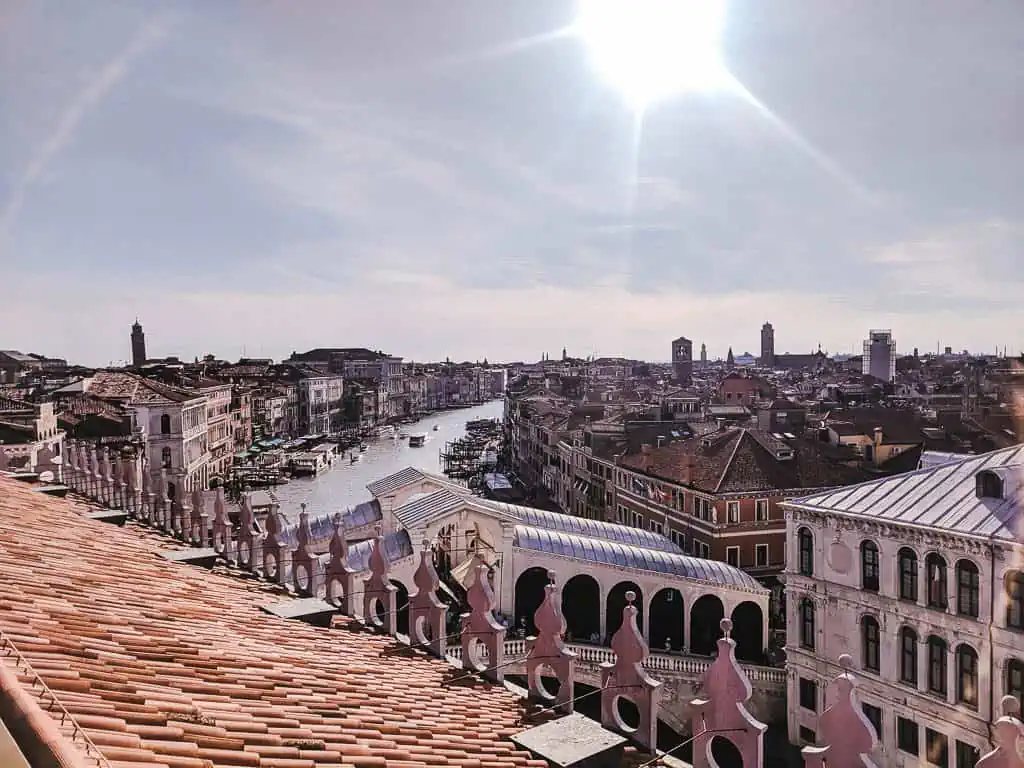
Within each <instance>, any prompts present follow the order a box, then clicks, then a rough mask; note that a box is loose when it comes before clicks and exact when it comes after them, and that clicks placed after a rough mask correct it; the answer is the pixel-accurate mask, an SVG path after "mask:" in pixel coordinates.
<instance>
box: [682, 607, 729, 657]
mask: <svg viewBox="0 0 1024 768" xmlns="http://www.w3.org/2000/svg"><path fill="white" fill-rule="evenodd" d="M724 618H725V606H724V605H722V601H721V600H720V599H719V597H718V595H702V596H701V597H699V598H698V599H697V601H696V602H695V603H694V604H693V607H692V608H690V653H696V654H700V655H701V656H711V655H712V654H714V652H715V647H716V646H715V643H716V642H717V641H718V638H720V637H721V636H722V630H721V628H720V627H719V623H720V622H721V621H722V619H724Z"/></svg>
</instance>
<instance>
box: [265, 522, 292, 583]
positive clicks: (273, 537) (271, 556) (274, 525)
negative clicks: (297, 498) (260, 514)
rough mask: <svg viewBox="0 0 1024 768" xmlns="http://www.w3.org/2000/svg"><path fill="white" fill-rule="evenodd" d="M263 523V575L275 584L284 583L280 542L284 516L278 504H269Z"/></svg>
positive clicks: (284, 558)
mask: <svg viewBox="0 0 1024 768" xmlns="http://www.w3.org/2000/svg"><path fill="white" fill-rule="evenodd" d="M263 524H264V526H265V527H266V535H265V536H264V538H263V558H262V564H263V576H264V578H266V579H267V580H268V581H272V582H274V583H275V584H284V583H285V571H286V570H287V563H286V562H285V560H286V553H285V548H284V546H283V545H282V544H281V534H282V533H283V532H284V518H283V517H282V516H281V507H280V505H278V504H271V505H270V509H269V510H267V516H266V518H265V519H264V521H263Z"/></svg>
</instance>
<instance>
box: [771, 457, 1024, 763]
mask: <svg viewBox="0 0 1024 768" xmlns="http://www.w3.org/2000/svg"><path fill="white" fill-rule="evenodd" d="M947 459H949V460H947V461H945V462H944V463H941V464H933V465H931V466H928V467H927V468H924V469H920V470H917V471H915V472H910V473H907V474H903V475H897V476H895V477H887V478H883V479H878V480H873V481H871V482H867V483H863V484H860V485H855V486H852V487H849V488H842V489H839V490H834V491H827V492H823V493H817V494H813V495H809V496H805V497H802V498H799V499H795V500H791V501H788V502H785V503H784V504H782V507H783V509H784V510H785V512H786V537H787V558H786V575H785V578H786V590H787V625H788V632H787V637H788V643H787V649H786V657H787V668H788V674H789V680H788V698H789V707H788V709H789V736H790V740H791V741H793V742H794V743H796V742H803V743H814V742H815V741H816V739H817V735H818V733H819V732H820V720H819V718H820V715H821V712H822V710H823V709H824V707H825V703H826V702H825V700H824V697H823V693H824V688H825V683H826V682H827V681H828V680H829V679H830V678H831V677H832V676H834V675H835V674H836V671H837V670H838V669H839V667H838V659H839V657H840V655H842V654H850V655H851V656H852V657H853V659H854V661H855V666H856V667H857V668H858V669H859V671H858V673H857V674H858V679H859V686H858V691H859V694H860V699H861V702H862V704H863V707H864V713H865V715H867V717H868V719H869V720H870V721H871V722H872V724H873V725H874V727H875V729H876V731H877V733H878V742H879V743H878V748H877V751H876V754H875V756H874V757H875V761H876V763H877V764H878V765H890V766H900V765H905V766H909V765H919V764H921V763H923V762H927V763H928V764H931V765H945V766H951V767H955V768H971V767H972V766H974V764H975V761H976V760H977V757H978V754H979V752H985V751H987V750H988V745H989V739H990V738H991V736H992V733H993V723H994V721H995V720H996V719H997V718H999V717H1000V715H1001V714H1002V713H1001V711H1000V708H999V702H1000V700H1001V698H1002V697H1004V696H1013V697H1014V698H1016V699H1018V700H1024V546H1022V544H1021V539H1020V534H1021V531H1022V523H1024V520H1022V514H1021V512H1022V491H1024V482H1022V477H1024V448H1022V447H1019V446H1018V447H1012V448H1006V449H1003V450H999V451H994V452H992V453H987V454H983V455H979V456H971V457H963V458H958V459H954V458H953V457H947Z"/></svg>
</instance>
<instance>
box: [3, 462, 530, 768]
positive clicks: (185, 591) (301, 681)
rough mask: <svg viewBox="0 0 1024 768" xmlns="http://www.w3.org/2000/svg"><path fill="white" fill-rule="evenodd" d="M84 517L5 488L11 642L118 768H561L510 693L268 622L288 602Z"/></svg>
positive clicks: (153, 539)
mask: <svg viewBox="0 0 1024 768" xmlns="http://www.w3.org/2000/svg"><path fill="white" fill-rule="evenodd" d="M85 511H88V508H87V507H85V506H84V505H82V504H80V503H77V502H71V501H64V500H58V499H52V498H49V497H44V496H42V495H40V494H36V493H33V492H31V491H30V490H29V489H28V488H27V487H25V486H23V485H21V484H19V483H15V482H14V481H11V480H8V479H5V478H0V630H2V631H3V632H5V633H6V634H7V636H8V638H9V639H10V640H11V641H12V642H13V643H14V644H15V646H16V647H17V648H18V649H19V651H20V652H21V653H22V654H23V655H24V656H25V657H26V658H27V659H28V661H29V662H30V663H31V665H32V667H33V668H34V670H35V672H36V673H37V674H38V675H40V676H41V677H42V678H43V680H45V682H46V683H47V684H48V685H49V686H50V688H52V689H53V691H54V692H55V693H56V696H57V697H58V699H59V701H60V703H61V704H62V705H63V706H64V707H65V708H66V709H67V710H68V711H70V712H71V714H72V715H73V716H74V718H75V720H76V721H77V722H78V724H79V725H80V726H81V727H82V728H84V729H85V731H86V732H87V733H88V735H89V736H90V737H91V738H92V740H93V741H94V742H95V744H96V745H97V746H98V747H99V749H100V750H101V751H102V752H103V753H104V755H105V756H106V757H107V758H108V759H109V760H110V761H111V763H112V765H113V766H114V768H128V767H129V766H132V767H135V766H142V765H147V766H151V767H157V768H159V767H160V766H165V767H168V768H211V767H212V766H221V765H224V766H261V767H264V768H273V767H275V766H276V767H277V768H286V767H288V768H324V767H325V766H335V767H340V766H385V765H386V766H396V767H399V766H407V767H412V766H430V765H436V766H440V765H446V766H449V765H461V766H479V767H480V768H504V767H506V766H527V765H533V766H543V765H546V763H544V762H543V761H538V760H532V759H530V757H529V755H528V754H527V753H525V752H522V751H519V750H517V748H516V747H515V745H513V744H512V743H511V742H510V741H508V740H507V737H508V736H510V735H512V734H514V733H516V732H519V731H521V730H524V728H525V726H522V725H519V724H518V723H519V715H520V711H521V710H520V704H519V702H518V701H517V700H516V699H515V698H514V697H513V696H512V694H510V693H509V692H508V691H506V690H505V689H503V688H498V687H491V686H489V685H487V684H484V683H482V682H481V681H479V680H477V679H471V680H465V681H463V682H462V683H461V684H459V685H455V686H449V687H442V685H441V683H442V680H444V679H446V678H449V677H450V674H451V672H452V670H451V668H450V667H449V666H448V665H447V664H445V663H444V662H442V661H439V660H435V659H429V658H427V657H425V656H422V655H410V656H406V657H401V658H399V657H395V656H390V657H381V656H380V655H379V654H380V652H381V651H382V650H384V649H385V648H388V647H393V641H392V639H391V638H387V637H383V636H379V635H376V634H371V633H367V632H360V631H354V630H349V629H345V628H339V627H335V628H333V629H323V628H316V627H312V626H309V625H307V624H303V623H301V622H298V621H286V620H283V619H280V618H277V617H274V616H270V615H268V614H265V613H263V612H261V611H260V610H259V609H258V607H257V606H258V605H259V604H265V603H270V602H274V601H277V600H280V599H282V598H283V596H282V595H281V594H279V593H277V592H275V591H274V589H275V588H272V587H270V586H269V585H267V584H265V583H262V582H258V581H254V580H251V579H246V580H243V579H240V578H236V577H235V576H232V575H231V574H230V573H229V572H227V571H226V569H221V568H219V567H218V569H216V570H214V571H205V570H202V569H199V568H195V567H191V566H187V565H182V564H174V563H171V562H168V561H165V560H163V559H161V558H159V557H158V556H157V552H158V551H160V550H164V549H168V548H172V547H174V546H175V545H174V544H173V542H171V541H169V540H167V539H164V538H162V537H159V536H158V535H157V534H155V533H154V532H152V531H150V530H149V529H147V528H142V527H138V526H136V525H135V524H134V523H128V524H127V525H126V527H125V528H117V527H114V526H110V525H109V524H104V523H99V522H95V521H91V520H87V519H86V518H85V517H83V516H82V513H83V512H85ZM0 658H3V657H2V656H0ZM2 663H6V664H10V663H11V662H10V661H4V662H2ZM8 668H9V669H12V671H13V667H8ZM28 682H29V681H28V679H27V678H25V677H22V678H21V683H22V685H23V686H25V687H26V688H27V686H28ZM55 712H56V710H55ZM54 719H59V715H56V714H54ZM64 731H65V735H67V734H68V733H69V729H68V726H66V725H65V727H64Z"/></svg>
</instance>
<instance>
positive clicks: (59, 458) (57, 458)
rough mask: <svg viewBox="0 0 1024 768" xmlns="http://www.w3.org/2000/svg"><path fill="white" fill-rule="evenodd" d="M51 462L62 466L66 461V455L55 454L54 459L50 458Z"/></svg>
mask: <svg viewBox="0 0 1024 768" xmlns="http://www.w3.org/2000/svg"><path fill="white" fill-rule="evenodd" d="M50 463H51V464H56V465H57V466H60V465H61V464H63V463H64V457H63V456H54V457H53V458H52V459H50Z"/></svg>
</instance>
